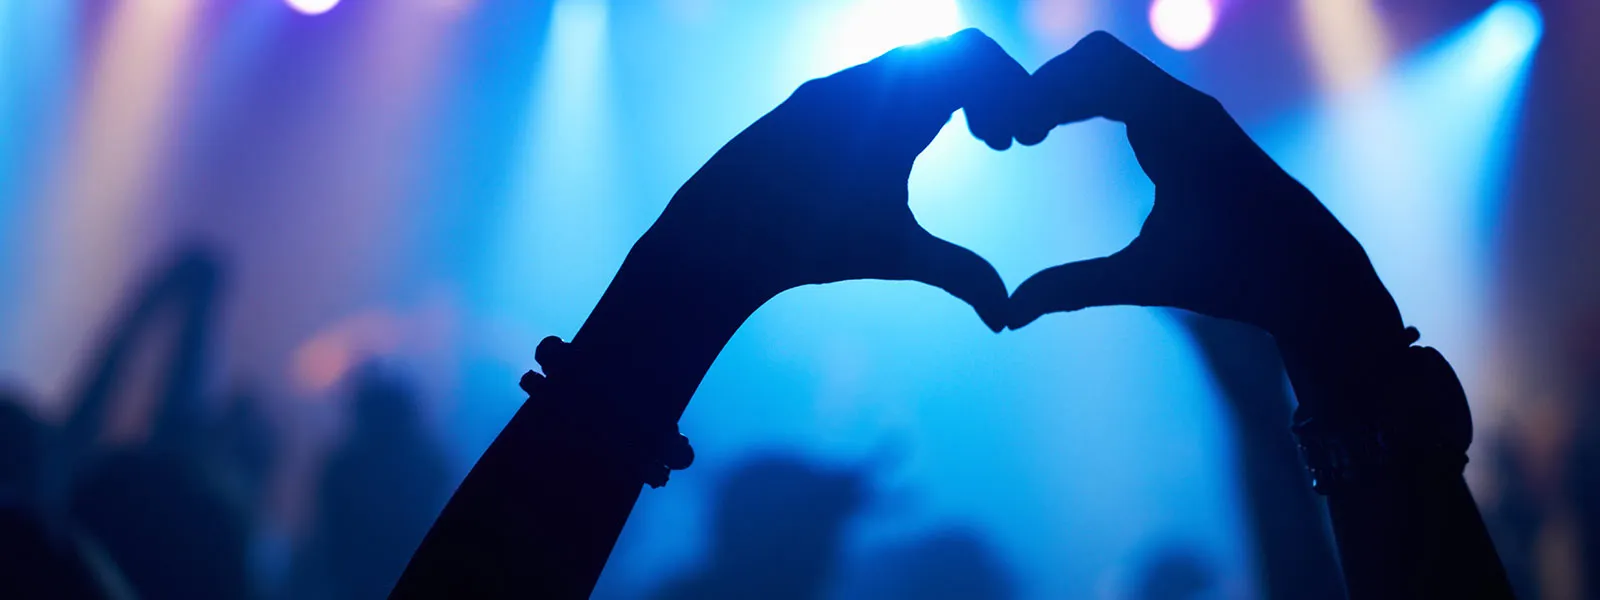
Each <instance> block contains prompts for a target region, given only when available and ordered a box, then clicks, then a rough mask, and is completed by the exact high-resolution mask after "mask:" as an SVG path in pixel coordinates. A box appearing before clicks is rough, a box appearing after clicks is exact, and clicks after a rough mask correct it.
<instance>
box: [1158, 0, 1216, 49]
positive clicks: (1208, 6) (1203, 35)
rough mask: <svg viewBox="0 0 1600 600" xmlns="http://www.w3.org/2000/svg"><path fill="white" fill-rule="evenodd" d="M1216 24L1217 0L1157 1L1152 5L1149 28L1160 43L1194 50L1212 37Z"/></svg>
mask: <svg viewBox="0 0 1600 600" xmlns="http://www.w3.org/2000/svg"><path fill="white" fill-rule="evenodd" d="M1216 25H1217V7H1216V4H1215V1H1214V0H1155V2H1152V3H1151V4H1150V28H1151V29H1153V30H1155V32H1156V37H1157V38H1160V39H1161V43H1163V44H1166V45H1168V46H1171V47H1172V48H1173V49H1174V50H1193V49H1195V48H1199V47H1200V46H1201V45H1202V44H1205V43H1206V40H1207V39H1210V38H1211V30H1212V29H1213V28H1214V27H1216Z"/></svg>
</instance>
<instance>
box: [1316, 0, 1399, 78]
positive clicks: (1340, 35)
mask: <svg viewBox="0 0 1600 600" xmlns="http://www.w3.org/2000/svg"><path fill="white" fill-rule="evenodd" d="M1374 1H1375V0H1300V27H1301V30H1302V31H1303V32H1304V34H1305V40H1306V45H1307V46H1309V47H1310V54H1311V57H1312V58H1313V59H1314V60H1313V61H1312V62H1313V64H1314V65H1316V67H1317V74H1318V78H1319V79H1320V80H1321V83H1322V87H1323V89H1324V90H1326V91H1330V92H1335V93H1346V92H1349V91H1352V90H1360V89H1363V88H1366V87H1369V86H1370V85H1372V84H1373V83H1375V82H1376V81H1377V79H1378V77H1379V75H1381V74H1382V73H1383V70H1384V68H1385V67H1386V66H1388V64H1389V60H1390V50H1389V45H1390V44H1389V36H1388V32H1387V31H1386V30H1385V28H1384V26H1383V19H1382V16H1381V15H1379V14H1378V11H1377V8H1376V7H1375V6H1374V5H1373V3H1374Z"/></svg>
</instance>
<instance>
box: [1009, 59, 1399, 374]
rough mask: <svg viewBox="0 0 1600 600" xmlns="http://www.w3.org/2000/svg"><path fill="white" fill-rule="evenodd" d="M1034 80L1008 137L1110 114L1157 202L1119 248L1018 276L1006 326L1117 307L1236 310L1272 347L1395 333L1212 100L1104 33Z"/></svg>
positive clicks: (1332, 224) (1363, 261)
mask: <svg viewBox="0 0 1600 600" xmlns="http://www.w3.org/2000/svg"><path fill="white" fill-rule="evenodd" d="M1033 83H1034V85H1036V86H1037V87H1038V89H1037V92H1036V93H1037V94H1038V95H1039V97H1041V98H1044V99H1045V101H1044V102H1043V105H1044V107H1043V108H1042V109H1040V114H1034V115H1032V119H1033V122H1032V123H1030V124H1029V125H1027V126H1025V130H1026V132H1025V133H1023V134H1022V135H1019V136H1018V137H1017V139H1018V140H1019V141H1021V142H1023V143H1028V144H1032V143H1038V142H1039V141H1040V140H1043V139H1044V137H1045V135H1046V134H1047V133H1048V132H1049V130H1050V129H1051V128H1052V127H1054V126H1056V125H1059V124H1066V123H1073V122H1077V121H1083V120H1087V119H1091V118H1094V117H1105V118H1108V119H1112V120H1116V121H1121V122H1123V123H1125V124H1126V125H1127V133H1128V141H1129V143H1130V144H1131V145H1132V146H1133V151H1134V154H1135V156H1136V157H1137V158H1138V160H1139V165H1140V166H1141V167H1143V168H1144V171H1145V173H1146V174H1147V175H1149V177H1150V179H1151V181H1153V182H1154V183H1155V186H1156V199H1155V204H1154V207H1153V208H1152V210H1151V211H1150V216H1149V217H1148V218H1147V219H1146V220H1145V223H1144V226H1143V228H1142V229H1141V230H1140V232H1139V236H1138V237H1137V238H1136V239H1134V240H1133V242H1131V243H1129V244H1128V246H1127V247H1126V248H1124V249H1122V250H1121V251H1119V252H1117V253H1115V254H1112V255H1111V256H1107V257H1103V258H1096V259H1090V260H1085V261H1080V262H1075V263H1068V264H1064V265H1061V266H1057V267H1053V268H1050V269H1046V270H1044V271H1041V272H1039V273H1038V274H1035V275H1034V276H1033V277H1031V278H1029V279H1028V280H1027V281H1026V282H1024V283H1023V284H1022V285H1021V286H1020V287H1019V288H1018V289H1017V291H1016V293H1015V294H1014V295H1013V296H1012V301H1013V306H1012V311H1013V312H1012V320H1011V327H1013V328H1016V327H1021V326H1023V325H1026V324H1028V323H1030V322H1032V321H1034V320H1035V319H1037V318H1039V317H1040V316H1041V315H1044V314H1046V313H1050V312H1058V311H1073V310H1078V309H1082V308H1088V307H1092V306H1107V305H1118V304H1122V305H1139V306H1167V307H1176V308H1183V309H1187V310H1191V311H1194V312H1198V313H1201V314H1205V315H1210V316H1214V317H1221V318H1226V319H1234V320H1238V321H1243V322H1245V323H1250V324H1253V325H1256V326H1258V327H1261V328H1263V329H1265V330H1267V331H1268V332H1269V333H1272V334H1273V335H1274V336H1276V337H1277V338H1278V340H1279V343H1280V345H1283V344H1286V343H1288V344H1301V343H1304V344H1308V345H1325V344H1330V343H1331V344H1335V345H1344V346H1351V347H1354V346H1359V345H1361V344H1365V343H1366V342H1368V341H1377V340H1383V341H1387V340H1388V339H1389V338H1391V337H1397V336H1400V335H1403V332H1404V328H1403V326H1402V324H1401V321H1400V314H1399V310H1398V309H1397V308H1396V307H1395V304H1394V300H1393V299H1392V298H1391V297H1390V296H1389V293H1388V291H1387V290H1386V289H1385V288H1384V287H1383V284H1382V283H1381V282H1380V281H1379V280H1378V276H1377V274H1376V272H1374V271H1373V268H1372V265H1371V263H1370V262H1369V261H1368V259H1367V256H1366V253H1365V252H1364V251H1363V250H1362V248H1361V245H1360V244H1359V243H1357V242H1356V240H1355V238H1354V237H1352V236H1351V235H1350V233H1349V232H1347V231H1345V229H1344V227H1343V226H1341V225H1340V224H1339V222H1338V221H1337V220H1336V219H1334V217H1333V215H1332V214H1330V213H1329V212H1328V211H1327V209H1326V208H1324V207H1323V206H1322V204H1321V203H1320V202H1318V201H1317V199H1316V197H1315V196H1313V195H1312V194H1311V192H1310V191H1308V190H1306V188H1305V187H1303V186H1301V185H1300V184H1299V183H1298V182H1296V181H1295V180H1294V179H1293V178H1291V177H1290V176H1289V175H1288V174H1287V173H1285V172H1284V171H1283V170H1282V169H1281V168H1279V167H1278V165H1277V164H1276V163H1274V162H1273V161H1272V159H1271V158H1269V157H1268V156H1267V155H1266V153H1265V152H1262V150H1261V149H1260V148H1259V147H1257V146H1256V144H1255V142H1253V141H1251V140H1250V138H1249V136H1247V135H1246V134H1245V132H1244V131H1243V130H1242V129H1240V127H1239V125H1238V124H1237V123H1235V122H1234V121H1233V119H1232V118H1231V117H1230V116H1229V115H1228V113H1227V111H1225V110H1224V109H1223V108H1222V105H1221V104H1219V103H1218V102H1217V101H1216V100H1215V99H1213V98H1211V97H1210V96H1207V95H1205V94H1203V93H1201V92H1199V91H1197V90H1195V89H1194V88H1191V87H1189V86H1187V85H1185V84H1183V83H1182V82H1180V81H1178V80H1177V79H1175V78H1173V77H1172V76H1170V75H1168V74H1167V73H1165V72H1163V71H1162V70H1161V69H1159V68H1158V67H1156V66H1155V65H1154V64H1152V63H1151V62H1150V61H1149V60H1147V59H1145V58H1144V57H1143V56H1140V55H1139V54H1138V53H1137V52H1135V51H1133V50H1132V49H1130V48H1128V47H1127V46H1125V45H1123V44H1122V43H1121V42H1120V41H1118V40H1117V39H1116V38H1114V37H1112V36H1110V35H1109V34H1106V33H1104V32H1096V33H1093V34H1090V35H1089V36H1088V37H1086V38H1084V39H1083V40H1082V41H1080V42H1078V44H1077V45H1076V46H1073V48H1072V49H1071V50H1068V51H1066V52H1065V53H1063V54H1061V55H1060V56H1057V57H1056V58H1054V59H1052V60H1051V61H1050V62H1048V63H1046V64H1045V65H1044V66H1043V67H1041V68H1040V69H1039V70H1038V71H1037V72H1036V73H1035V74H1034V80H1033ZM1402 347H1403V344H1402Z"/></svg>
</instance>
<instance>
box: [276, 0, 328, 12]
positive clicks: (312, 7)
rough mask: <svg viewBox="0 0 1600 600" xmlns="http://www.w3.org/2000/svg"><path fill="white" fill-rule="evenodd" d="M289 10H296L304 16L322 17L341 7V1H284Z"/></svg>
mask: <svg viewBox="0 0 1600 600" xmlns="http://www.w3.org/2000/svg"><path fill="white" fill-rule="evenodd" d="M284 1H285V2H287V3H288V4H289V8H292V9H295V10H296V11H298V12H299V13H300V14H304V15H320V14H322V13H325V12H328V11H330V10H333V7H335V6H338V5H339V0H284Z"/></svg>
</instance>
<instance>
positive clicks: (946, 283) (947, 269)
mask: <svg viewBox="0 0 1600 600" xmlns="http://www.w3.org/2000/svg"><path fill="white" fill-rule="evenodd" d="M905 256H906V260H905V263H904V264H903V265H902V272H901V273H900V274H899V275H900V276H899V277H895V279H902V280H907V281H917V282H921V283H926V284H928V285H931V286H934V287H936V288H939V289H942V290H944V291H946V292H949V293H950V295H952V296H955V297H956V298H959V299H960V300H961V301H962V302H966V303H967V304H969V305H972V308H973V310H976V311H977V312H978V318H980V319H983V323H984V325H987V326H988V327H989V329H990V330H992V331H994V332H995V333H999V332H1000V331H1001V330H1003V329H1005V327H1006V323H1007V322H1008V320H1009V319H1008V315H1007V314H1006V313H1007V310H1008V306H1009V305H1010V298H1009V297H1008V295H1007V294H1006V284H1005V282H1004V281H1002V280H1001V279H1000V273H999V272H998V271H996V270H995V269H994V265H991V264H989V261H987V260H984V259H983V257H981V256H978V254H977V253H975V252H973V251H971V250H968V249H966V248H963V247H961V246H957V245H955V244H953V243H950V242H948V241H945V240H942V239H939V238H937V237H934V235H933V234H931V233H928V232H927V231H924V230H921V229H920V228H919V229H918V232H917V234H915V235H912V236H911V238H910V242H909V244H908V248H907V253H906V255H905Z"/></svg>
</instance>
